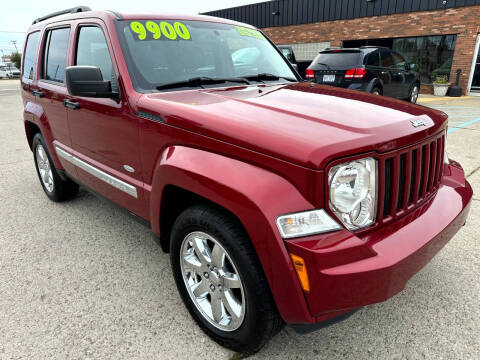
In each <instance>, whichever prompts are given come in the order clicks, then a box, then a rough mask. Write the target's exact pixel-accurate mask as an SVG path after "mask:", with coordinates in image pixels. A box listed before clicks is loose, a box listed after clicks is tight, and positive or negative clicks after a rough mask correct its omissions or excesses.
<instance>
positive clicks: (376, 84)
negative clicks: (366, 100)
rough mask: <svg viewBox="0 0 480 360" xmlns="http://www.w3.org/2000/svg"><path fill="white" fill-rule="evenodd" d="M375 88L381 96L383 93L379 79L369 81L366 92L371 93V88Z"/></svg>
mask: <svg viewBox="0 0 480 360" xmlns="http://www.w3.org/2000/svg"><path fill="white" fill-rule="evenodd" d="M375 87H378V88H379V89H380V90H381V91H382V94H383V91H384V89H383V82H382V80H381V79H379V78H373V79H372V80H370V82H369V83H368V86H367V89H366V92H368V93H371V92H372V90H373V88H375Z"/></svg>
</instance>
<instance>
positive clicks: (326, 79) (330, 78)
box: [323, 75, 335, 82]
mask: <svg viewBox="0 0 480 360" xmlns="http://www.w3.org/2000/svg"><path fill="white" fill-rule="evenodd" d="M323 82H335V75H323Z"/></svg>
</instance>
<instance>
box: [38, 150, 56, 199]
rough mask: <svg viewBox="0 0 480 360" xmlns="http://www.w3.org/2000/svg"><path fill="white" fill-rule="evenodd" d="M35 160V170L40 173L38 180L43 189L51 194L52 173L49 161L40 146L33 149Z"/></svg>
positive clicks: (52, 186) (52, 184)
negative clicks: (40, 181)
mask: <svg viewBox="0 0 480 360" xmlns="http://www.w3.org/2000/svg"><path fill="white" fill-rule="evenodd" d="M35 152H36V155H37V156H36V158H37V168H38V172H39V173H40V179H41V180H42V184H43V186H44V187H45V189H46V190H47V191H48V192H49V193H51V192H53V188H54V183H53V173H52V167H51V165H50V161H49V160H48V156H47V152H46V151H45V149H44V148H43V146H42V145H41V144H39V145H37V148H36V149H35Z"/></svg>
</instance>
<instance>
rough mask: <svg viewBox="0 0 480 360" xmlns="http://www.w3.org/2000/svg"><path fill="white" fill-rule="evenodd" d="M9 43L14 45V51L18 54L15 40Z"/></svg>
mask: <svg viewBox="0 0 480 360" xmlns="http://www.w3.org/2000/svg"><path fill="white" fill-rule="evenodd" d="M11 43H12V44H13V46H15V51H16V53H17V54H18V49H17V40H12V41H11Z"/></svg>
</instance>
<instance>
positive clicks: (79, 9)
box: [32, 6, 92, 25]
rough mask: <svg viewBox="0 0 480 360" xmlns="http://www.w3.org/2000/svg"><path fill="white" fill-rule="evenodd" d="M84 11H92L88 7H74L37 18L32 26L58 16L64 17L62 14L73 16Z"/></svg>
mask: <svg viewBox="0 0 480 360" xmlns="http://www.w3.org/2000/svg"><path fill="white" fill-rule="evenodd" d="M85 11H92V9H90V8H89V7H88V6H75V7H73V8H70V9H66V10H61V11H57V12H54V13H51V14H48V15H45V16H42V17H39V18H38V19H35V20H34V21H33V23H32V25H33V24H36V23H39V22H40V21H43V20H47V19H50V18H52V17H55V16H60V15H64V14H75V13H79V12H85Z"/></svg>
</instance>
